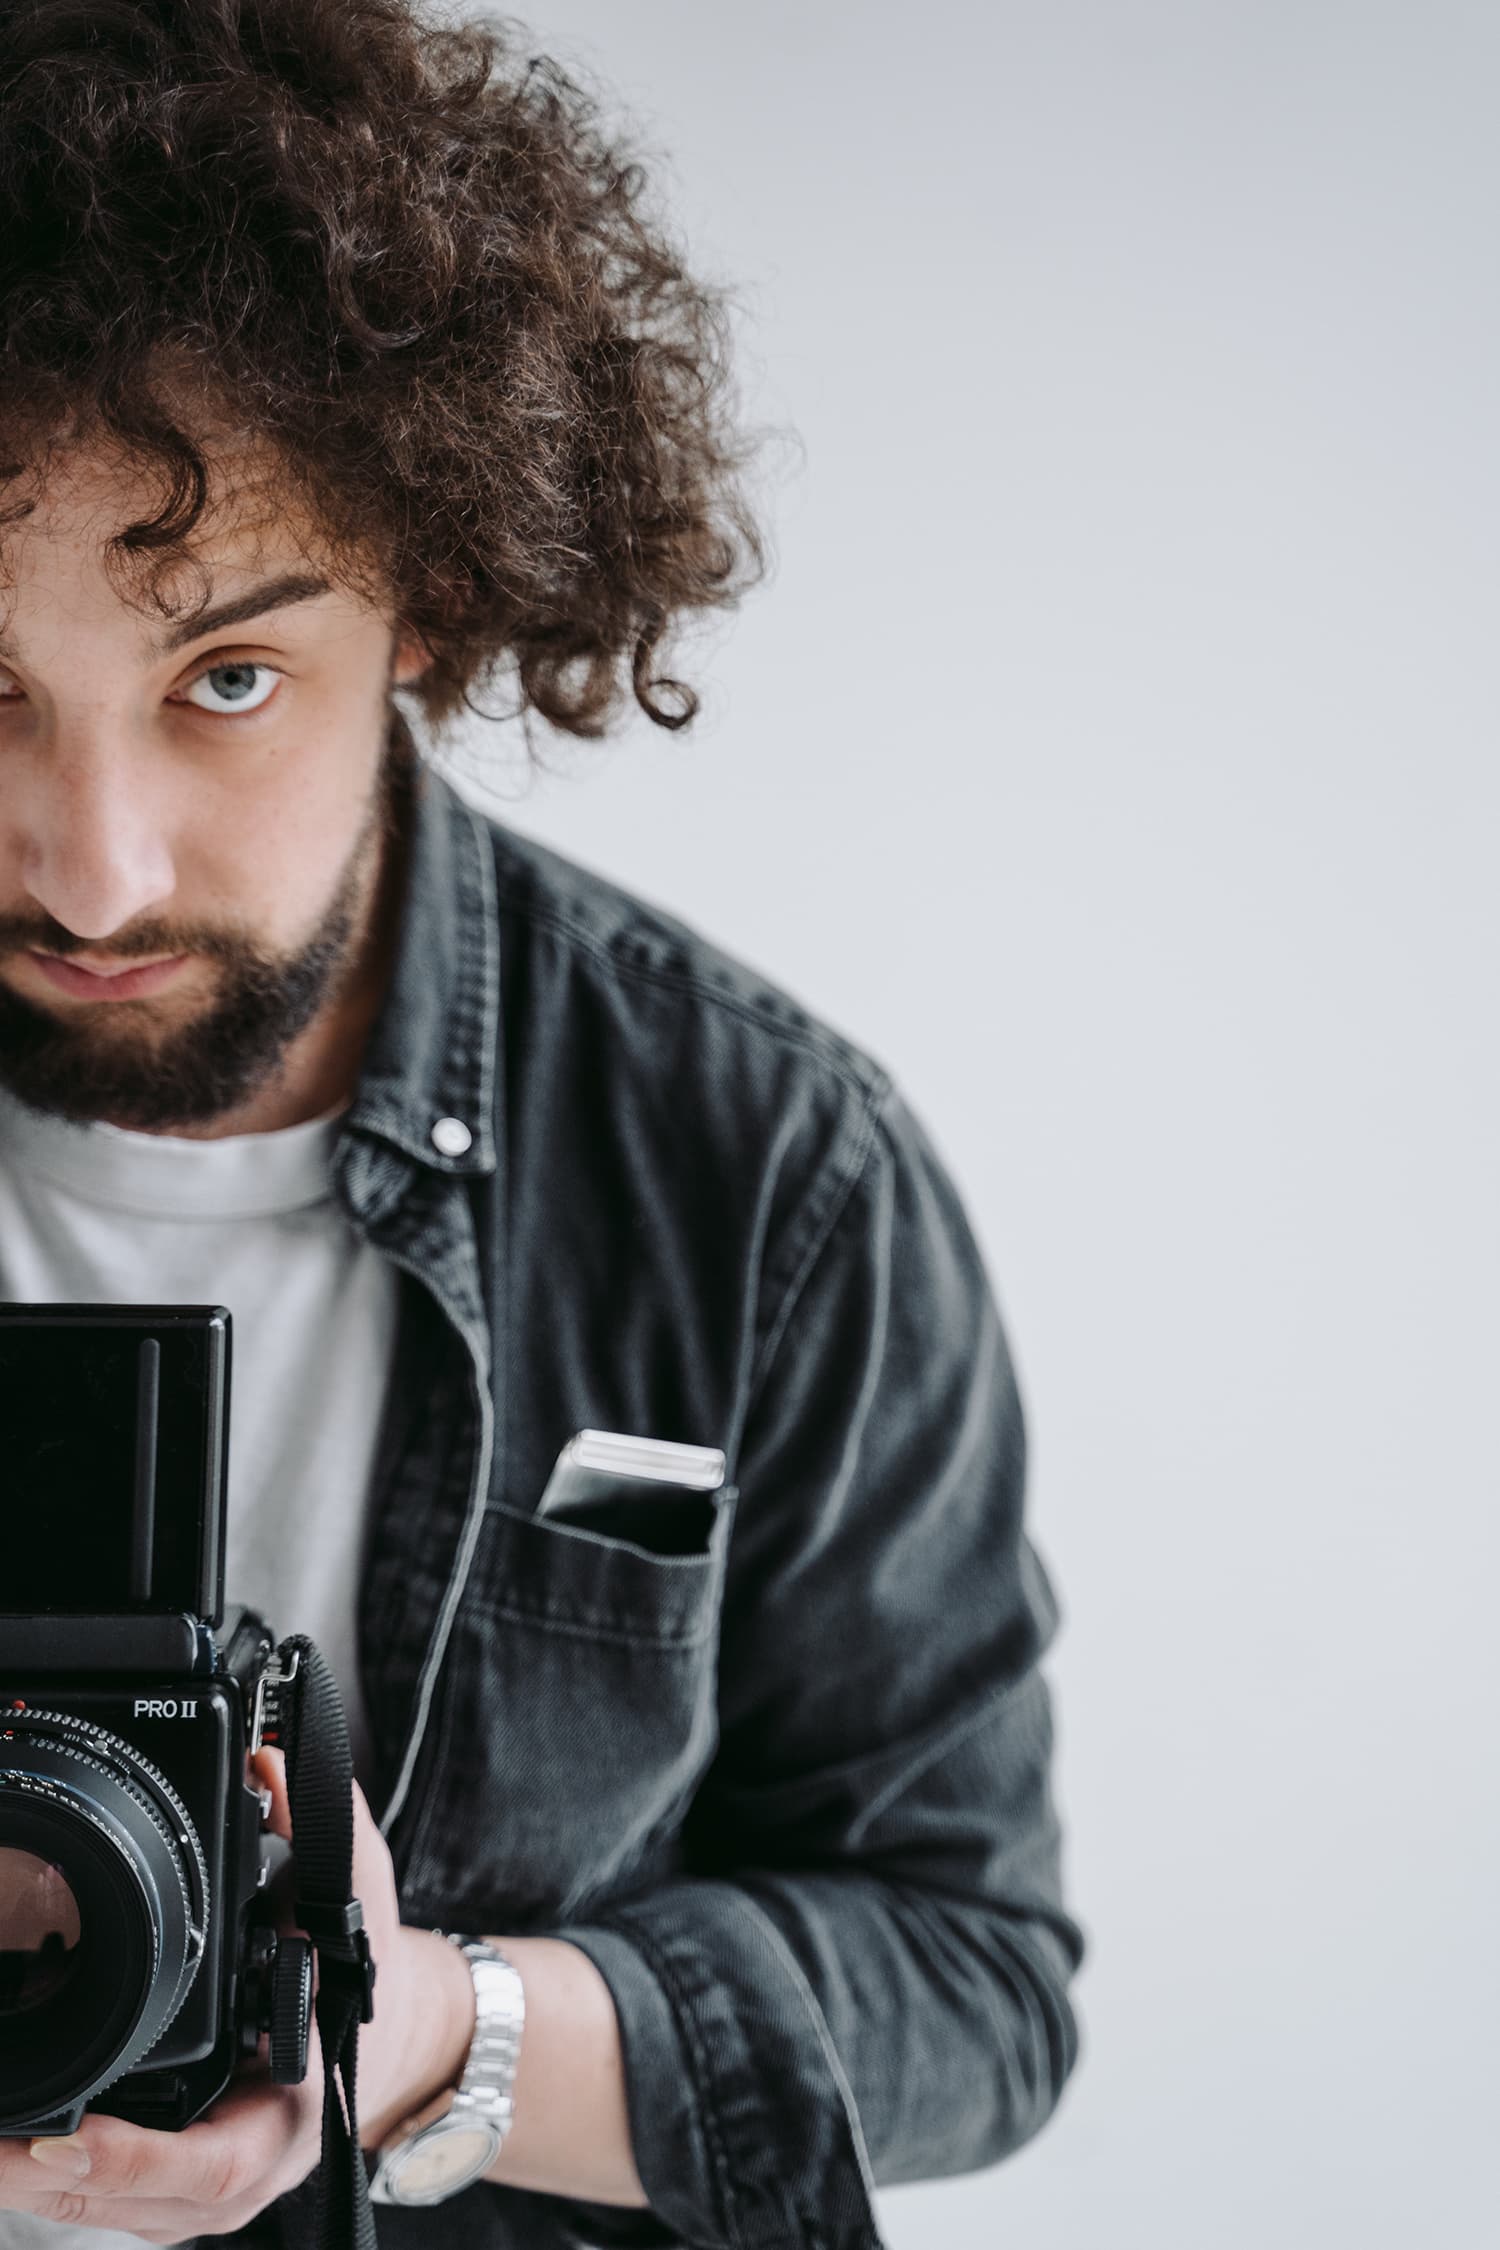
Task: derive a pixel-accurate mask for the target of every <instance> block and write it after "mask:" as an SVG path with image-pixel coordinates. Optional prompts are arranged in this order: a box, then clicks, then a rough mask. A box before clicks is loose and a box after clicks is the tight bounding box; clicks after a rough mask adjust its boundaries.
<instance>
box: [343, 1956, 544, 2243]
mask: <svg viewBox="0 0 1500 2250" xmlns="http://www.w3.org/2000/svg"><path fill="white" fill-rule="evenodd" d="M441 1934H442V1935H443V1936H445V1937H446V1938H447V1939H448V1943H449V1944H450V1945H456V1946H457V1947H458V1950H459V1952H460V1953H462V1954H463V1956H464V1958H465V1960H466V1961H467V1962H468V1964H469V1967H470V1969H471V1970H472V1971H473V1976H474V2007H475V2018H474V2039H473V2043H472V2045H471V2046H470V2048H469V2059H468V2062H467V2063H466V2064H465V2066H464V2074H463V2076H462V2078H461V2079H460V2080H459V2082H458V2087H457V2090H456V2091H454V2090H451V2089H449V2088H447V2087H445V2088H444V2089H443V2091H442V2093H440V2094H438V2095H435V2096H434V2098H433V2100H432V2101H430V2102H429V2103H428V2104H427V2107H426V2108H425V2109H419V2110H418V2111H417V2113H416V2115H415V2116H414V2117H408V2118H407V2119H406V2121H405V2123H404V2124H402V2125H398V2126H397V2127H396V2129H395V2131H394V2132H393V2133H392V2134H391V2136H390V2138H389V2139H388V2140H386V2141H384V2142H382V2144H381V2148H380V2160H379V2163H378V2164H377V2166H376V2169H375V2174H374V2177H373V2178H372V2179H371V2181H370V2200H371V2202H372V2203H404V2204H422V2203H444V2202H446V2201H447V2199H448V2197H449V2196H450V2195H457V2194H458V2192H459V2190H460V2189H461V2188H466V2187H470V2186H472V2184H473V2183H474V2181H475V2180H479V2179H482V2178H483V2177H484V2175H485V2173H486V2172H487V2171H488V2170H489V2168H490V2166H491V2164H493V2163H494V2161H495V2157H496V2155H497V2154H498V2153H499V2149H500V2144H501V2142H502V2141H503V2140H504V2138H505V2136H506V2134H507V2133H508V2132H509V2131H510V2126H511V2116H512V2102H511V2088H512V2086H513V2085H514V2083H515V2076H516V2064H517V2062H518V2060H519V2059H520V2053H521V2031H522V2027H523V2025H524V2024H525V2021H526V1995H525V1989H524V1987H523V1985H522V1983H521V1976H520V1971H519V1970H518V1969H517V1968H516V1967H515V1965H514V1963H513V1962H511V1961H508V1960H507V1959H506V1957H505V1955H504V1954H503V1953H502V1952H501V1951H500V1948H499V1947H498V1946H497V1945H489V1944H486V1942H485V1940H484V1939H483V1938H465V1937H454V1936H453V1935H452V1934H451V1932H449V1931H446V1930H445V1931H443V1932H442V1933H441Z"/></svg>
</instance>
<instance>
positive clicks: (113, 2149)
mask: <svg viewBox="0 0 1500 2250" xmlns="http://www.w3.org/2000/svg"><path fill="white" fill-rule="evenodd" d="M321 2141H322V2095H321V2090H320V2089H319V2088H315V2087H314V2086H312V2085H310V2084H304V2085H302V2086H276V2085H273V2084H272V2083H271V2082H270V2081H269V2080H268V2079H266V2080H257V2081H255V2082H254V2083H249V2084H236V2085H233V2086H231V2088H230V2089H229V2091H228V2092H227V2093H226V2094H224V2095H223V2096H222V2098H221V2099H220V2100H219V2101H218V2102H216V2103H215V2105H214V2108H213V2110H212V2112H211V2114H210V2115H209V2116H207V2117H204V2118H200V2120H199V2121H198V2123H197V2124H196V2125H189V2126H187V2127H186V2128H185V2129H184V2130H183V2131H182V2132H180V2133H163V2132H154V2131H152V2130H151V2129H150V2128H149V2127H147V2126H143V2125H130V2124H127V2123H126V2121H125V2119H124V2118H122V2117H102V2116H96V2115H94V2114H89V2115H87V2116H86V2117H85V2118H84V2120H83V2123H82V2125H81V2126H80V2128H79V2130H78V2131H77V2132H76V2133H75V2134H73V2135H71V2136H70V2138H69V2140H68V2141H67V2143H66V2144H63V2143H59V2142H55V2141H54V2142H50V2143H49V2142H41V2143H35V2142H33V2143H28V2142H25V2141H17V2142H13V2143H11V2144H10V2149H8V2150H7V2151H6V2157H5V2161H4V2163H3V2166H0V2203H4V2202H7V2201H9V2200H11V2198H12V2196H14V2198H15V2199H16V2201H18V2202H19V2203H20V2205H21V2208H23V2209H27V2210H35V2209H37V2208H38V2207H39V2206H40V2204H41V2203H42V2202H44V2201H46V2200H47V2199H55V2198H56V2197H58V2196H64V2197H74V2198H78V2197H82V2198H83V2199H84V2200H86V2201H87V2202H89V2203H93V2204H98V2203H105V2204H108V2203H111V2202H114V2201H117V2200H118V2201H119V2202H120V2203H121V2204H122V2205H123V2204H127V2203H128V2204H129V2205H130V2206H131V2208H132V2211H133V2210H134V2208H135V2206H136V2204H137V2202H140V2203H142V2204H150V2205H152V2206H153V2207H154V2206H158V2205H159V2206H162V2207H163V2208H165V2207H167V2206H176V2207H177V2209H176V2219H177V2221H178V2229H177V2238H181V2237H184V2236H186V2235H188V2234H192V2233H201V2232H203V2231H204V2229H203V2227H202V2226H200V2225H199V2224H198V2222H197V2219H196V2218H194V2219H193V2221H192V2223H191V2224H188V2223H186V2222H184V2221H183V2213H182V2206H184V2205H189V2206H193V2207H195V2208H196V2207H200V2206H203V2207H213V2208H214V2209H218V2208H220V2207H221V2206H222V2207H227V2206H230V2205H233V2204H236V2203H237V2202H239V2201H243V2200H246V2199H248V2200H249V2201H251V2202H252V2203H253V2204H254V2208H255V2209H257V2210H258V2209H260V2208H261V2207H262V2205H264V2204H265V2203H267V2202H269V2201H270V2200H271V2198H272V2197H273V2196H275V2195H280V2194H283V2193H284V2192H285V2191H286V2190H287V2189H288V2188H291V2187H295V2186H297V2185H298V2184H299V2183H300V2182H301V2181H302V2180H305V2179H306V2177H307V2175H308V2173H309V2172H310V2171H311V2170H312V2169H313V2166H314V2165H315V2164H316V2163H317V2162H318V2158H319V2155H320V2153H321ZM36 2146H40V2147H42V2148H43V2149H45V2150H47V2151H48V2152H49V2154H55V2153H56V2152H57V2151H59V2150H60V2148H61V2147H63V2146H66V2147H67V2148H68V2149H70V2150H75V2151H77V2152H78V2153H80V2154H82V2155H85V2156H87V2158H88V2169H87V2171H86V2172H85V2173H83V2174H82V2176H80V2177H73V2176H70V2175H69V2174H66V2173H61V2172H60V2171H59V2170H58V2169H56V2168H55V2167H54V2166H53V2165H52V2164H50V2163H48V2162H46V2161H41V2162H39V2161H38V2160H37V2159H36V2158H34V2157H33V2156H32V2155H31V2154H30V2149H31V2148H32V2147H36ZM11 2150H13V2151H14V2152H15V2153H14V2155H12V2154H11ZM299 2166H300V2169H298V2167H299ZM112 2223H114V2224H115V2225H119V2226H125V2227H128V2228H131V2229H135V2220H134V2217H121V2216H119V2215H118V2214H117V2215H116V2217H115V2219H114V2221H113V2222H112ZM216 2231H217V2230H216Z"/></svg>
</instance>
